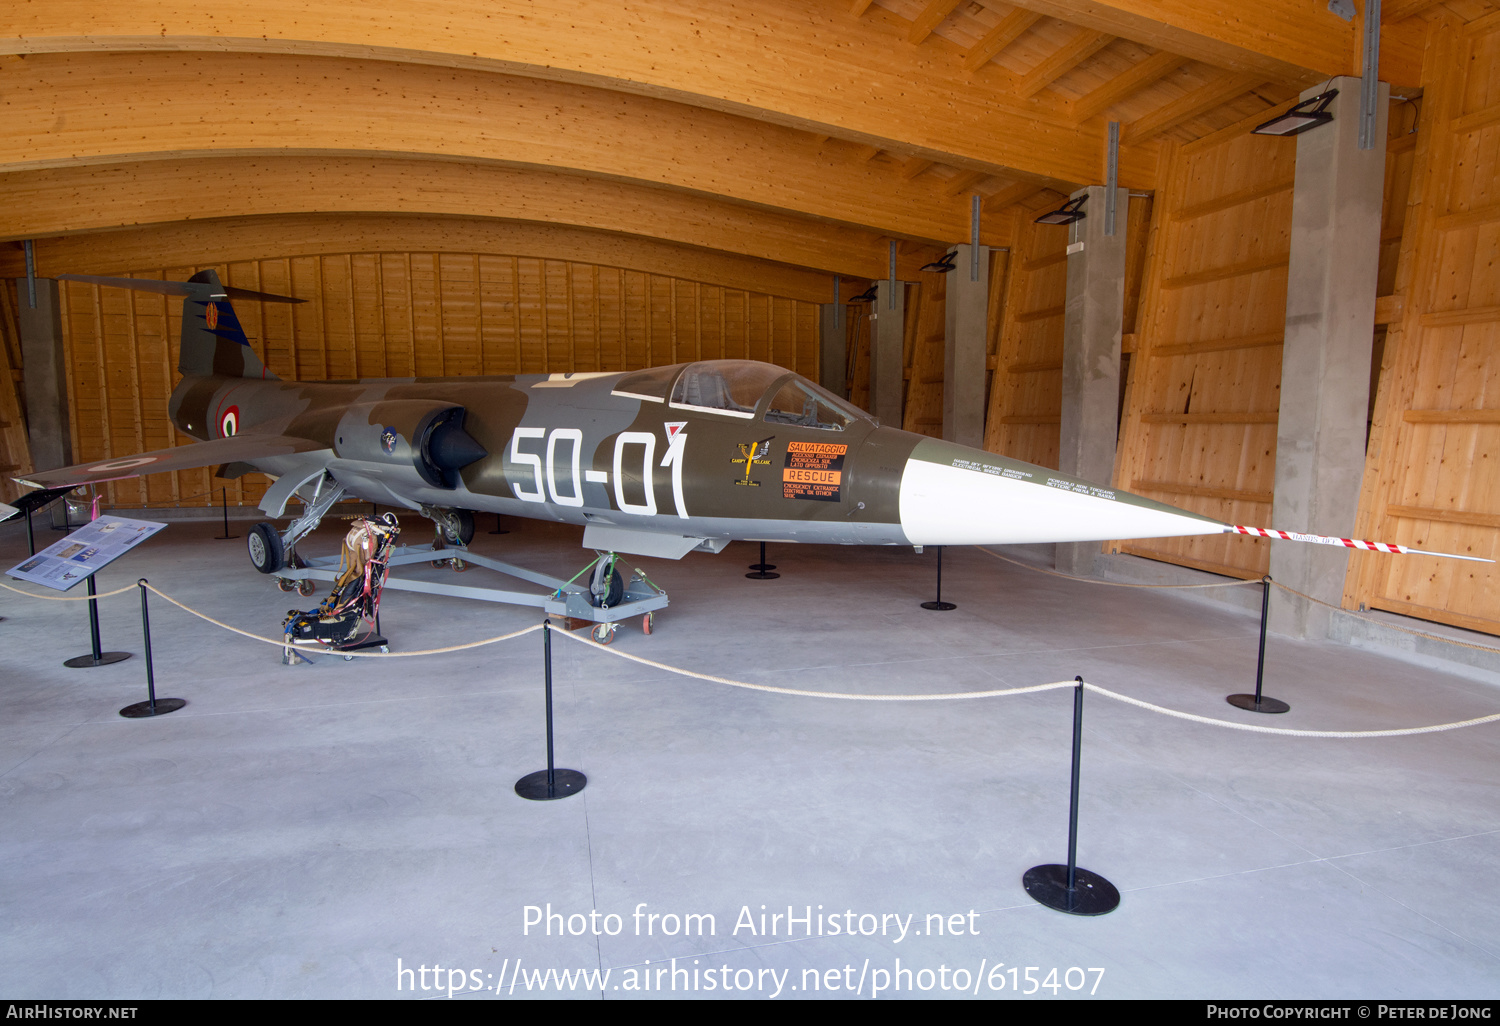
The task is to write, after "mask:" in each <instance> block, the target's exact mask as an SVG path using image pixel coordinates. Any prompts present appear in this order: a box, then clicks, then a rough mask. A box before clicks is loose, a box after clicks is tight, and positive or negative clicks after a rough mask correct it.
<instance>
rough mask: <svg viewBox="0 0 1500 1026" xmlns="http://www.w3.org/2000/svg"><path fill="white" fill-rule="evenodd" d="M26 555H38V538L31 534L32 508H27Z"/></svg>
mask: <svg viewBox="0 0 1500 1026" xmlns="http://www.w3.org/2000/svg"><path fill="white" fill-rule="evenodd" d="M26 554H27V555H28V556H34V555H36V537H35V536H34V535H32V533H31V507H29V506H28V507H27V508H26Z"/></svg>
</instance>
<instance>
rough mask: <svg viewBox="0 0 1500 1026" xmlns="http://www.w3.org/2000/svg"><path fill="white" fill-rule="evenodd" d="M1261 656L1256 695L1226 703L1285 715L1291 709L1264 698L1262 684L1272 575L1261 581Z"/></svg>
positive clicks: (1238, 696) (1257, 668) (1239, 696)
mask: <svg viewBox="0 0 1500 1026" xmlns="http://www.w3.org/2000/svg"><path fill="white" fill-rule="evenodd" d="M1260 587H1261V591H1260V656H1259V657H1258V658H1257V659H1256V662H1255V694H1253V695H1230V696H1229V697H1228V698H1226V699H1224V701H1226V702H1228V703H1229V704H1230V705H1232V706H1234V707H1235V708H1237V709H1245V710H1247V711H1249V712H1258V713H1284V712H1286V711H1287V710H1289V709H1290V708H1291V706H1290V705H1287V704H1286V703H1285V702H1283V701H1282V700H1281V699H1279V698H1262V697H1261V693H1260V688H1261V682H1262V681H1263V679H1264V677H1265V673H1266V614H1267V612H1269V610H1270V608H1271V575H1270V574H1266V576H1264V577H1262V578H1261V579H1260Z"/></svg>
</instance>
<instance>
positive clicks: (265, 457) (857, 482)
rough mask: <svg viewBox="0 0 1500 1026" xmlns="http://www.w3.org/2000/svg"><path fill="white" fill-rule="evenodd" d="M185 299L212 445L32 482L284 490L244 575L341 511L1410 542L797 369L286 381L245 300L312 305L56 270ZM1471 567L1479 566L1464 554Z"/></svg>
mask: <svg viewBox="0 0 1500 1026" xmlns="http://www.w3.org/2000/svg"><path fill="white" fill-rule="evenodd" d="M62 277H63V278H66V279H69V280H73V281H84V282H91V283H95V284H101V285H112V286H119V287H122V288H132V289H144V290H147V291H152V292H158V293H164V294H167V295H178V296H182V297H183V316H182V344H181V358H180V363H179V370H180V371H181V373H182V375H183V377H182V380H181V382H179V384H178V385H177V387H176V389H175V390H174V391H173V393H172V397H171V404H170V414H171V417H172V421H173V423H174V424H176V426H177V427H178V428H179V429H180V430H181V431H183V432H184V433H186V434H188V435H190V436H192V437H193V438H197V439H200V441H199V442H198V443H197V444H195V445H185V446H178V447H174V448H170V449H162V450H158V451H156V452H147V453H141V454H139V455H134V456H126V457H121V458H110V459H106V460H101V461H95V462H92V463H86V464H80V465H78V466H74V467H67V468H65V469H62V470H50V471H46V472H44V473H38V474H33V475H31V476H30V477H29V478H27V479H26V480H25V481H24V483H26V484H30V485H33V486H36V487H56V486H63V485H84V484H91V483H97V482H101V481H109V480H114V479H119V478H125V477H136V476H140V475H144V474H151V473H158V472H162V471H169V470H185V469H191V468H197V467H208V466H218V467H219V468H220V469H219V475H220V476H225V477H234V476H238V475H239V474H242V473H245V472H248V471H251V470H255V471H260V472H262V473H264V474H266V475H268V476H270V477H272V478H274V479H275V483H274V484H273V485H272V487H271V488H270V489H269V490H268V491H267V492H266V493H265V496H264V498H263V499H262V500H261V503H260V508H261V509H262V510H264V511H265V513H266V515H267V516H268V517H270V518H272V519H276V518H280V517H282V516H283V515H284V513H285V511H286V506H287V502H288V501H289V500H290V499H291V498H292V497H293V496H294V495H296V496H298V497H299V498H300V499H301V500H302V502H303V503H304V510H303V512H302V514H301V515H300V516H299V517H297V518H296V519H295V520H293V521H292V523H291V524H290V526H289V527H287V528H286V529H285V530H282V531H278V530H276V529H275V528H274V527H273V526H272V525H271V524H269V523H263V524H259V525H257V526H256V528H255V529H254V530H253V531H252V532H251V534H250V536H249V541H250V545H249V548H250V555H251V561H252V563H253V564H254V565H255V567H256V569H258V570H260V571H261V572H263V573H276V572H277V571H279V570H281V569H282V568H283V567H285V566H286V565H287V562H288V560H289V559H290V558H291V555H292V553H293V552H294V549H295V546H296V544H297V542H298V541H299V540H300V539H302V538H303V537H305V536H306V535H307V533H308V532H309V531H311V530H312V529H313V528H314V527H316V526H317V524H318V522H319V520H321V518H322V517H323V516H324V514H325V513H327V511H328V510H329V508H330V507H332V506H333V504H334V503H335V502H337V501H338V500H339V499H341V498H345V497H350V498H358V499H363V500H365V501H369V502H376V503H380V504H384V505H389V506H396V507H404V508H407V509H412V510H417V511H420V512H421V513H422V514H423V515H424V516H427V517H429V518H431V519H433V520H434V521H435V522H436V523H437V524H439V526H440V527H442V528H443V529H444V530H445V531H446V533H447V534H448V536H449V537H450V538H455V539H457V540H460V541H462V542H465V543H466V542H467V541H468V538H467V537H464V536H465V535H466V534H468V535H472V532H473V519H472V511H476V510H482V511H488V512H492V513H498V514H505V515H508V516H518V517H531V518H535V519H540V520H553V521H561V522H564V523H570V524H577V525H580V526H582V527H583V528H584V533H583V544H584V545H585V546H586V547H588V548H592V549H596V550H600V551H606V552H611V553H631V554H638V555H646V556H656V557H665V558H669V559H679V558H681V557H682V556H683V555H685V554H686V553H688V552H691V551H694V550H699V551H709V552H719V551H721V550H722V549H723V548H724V547H725V546H726V545H727V544H728V543H729V542H731V541H736V540H749V541H780V542H816V543H822V544H844V545H912V546H925V545H978V544H1000V545H1003V544H1016V543H1030V542H1076V541H1098V540H1104V539H1109V538H1143V537H1166V536H1181V535H1205V534H1220V533H1224V532H1232V531H1240V532H1242V533H1263V534H1269V535H1272V536H1278V537H1295V538H1296V539H1297V540H1305V541H1322V542H1327V543H1335V544H1342V545H1346V546H1349V547H1355V548H1378V549H1382V550H1384V551H1393V552H1394V551H1401V552H1407V551H1413V550H1408V549H1406V548H1404V547H1402V546H1389V545H1381V544H1377V543H1371V542H1359V541H1355V540H1351V539H1329V538H1323V537H1321V536H1313V535H1297V536H1291V535H1286V534H1284V533H1282V532H1263V531H1260V530H1259V529H1255V528H1243V527H1236V526H1234V525H1229V524H1224V523H1221V522H1220V521H1217V520H1214V519H1213V518H1211V517H1206V516H1203V515H1201V514H1198V513H1192V512H1189V511H1187V510H1182V509H1177V508H1174V507H1172V506H1169V505H1166V504H1164V503H1160V502H1156V501H1154V500H1152V499H1147V498H1144V497H1142V496H1138V495H1132V494H1130V493H1127V492H1123V491H1120V490H1118V489H1113V488H1108V487H1104V486H1101V485H1097V484H1092V483H1090V482H1087V481H1082V480H1079V479H1077V478H1074V477H1070V476H1069V475H1066V474H1062V473H1059V472H1057V471H1055V470H1048V469H1046V468H1044V467H1038V466H1033V465H1031V464H1027V463H1022V462H1020V461H1018V460H1013V459H1009V458H1007V457H1005V456H1001V455H997V454H995V453H990V452H985V451H983V450H980V449H971V448H966V447H964V446H960V445H955V444H953V443H951V442H945V441H941V440H938V439H933V438H927V437H924V436H922V435H917V434H913V433H911V432H907V431H902V430H900V429H899V428H894V427H887V426H883V425H881V424H879V423H878V422H877V421H876V420H875V419H873V418H872V417H870V416H869V415H868V414H866V413H864V412H863V411H861V410H859V409H857V408H855V407H853V406H851V405H850V404H848V403H847V402H845V401H844V400H842V399H840V398H838V397H836V396H834V395H833V394H831V393H830V392H828V391H826V390H824V389H822V388H820V387H819V386H817V385H815V384H813V383H812V382H811V381H808V380H807V379H805V378H803V377H801V376H800V375H798V374H794V373H792V372H791V371H788V370H786V369H785V368H782V367H776V366H773V365H771V364H766V363H758V362H754V361H749V360H704V361H699V362H694V363H683V364H674V365H672V366H668V367H652V368H649V369H646V370H637V371H629V372H623V373H576V374H530V375H525V374H522V375H504V376H495V377H473V378H462V379H453V378H414V379H381V380H363V381H329V382H316V383H313V382H291V381H281V380H279V379H277V377H276V376H275V375H274V374H272V373H271V372H270V371H268V370H267V369H266V368H265V367H264V366H263V365H262V363H261V361H260V359H259V358H258V357H257V356H256V354H255V352H254V350H253V349H251V348H250V345H249V342H248V340H247V339H246V337H245V333H244V331H243V329H242V328H241V327H240V323H239V320H238V318H237V317H236V316H235V313H234V309H233V306H232V305H231V303H230V300H231V299H232V298H245V299H253V300H259V301H262V302H300V300H296V299H292V298H289V297H285V296H273V295H268V294H264V293H256V292H250V291H247V290H243V289H234V288H227V287H225V286H224V285H222V284H221V283H220V281H219V278H218V276H217V275H216V274H215V273H214V272H213V271H212V270H207V271H200V272H199V273H198V274H195V275H194V276H193V277H192V278H191V279H190V280H189V281H187V282H180V283H179V282H162V281H151V280H144V279H134V278H101V277H94V276H85V275H63V276H62ZM1461 558H1472V557H1461Z"/></svg>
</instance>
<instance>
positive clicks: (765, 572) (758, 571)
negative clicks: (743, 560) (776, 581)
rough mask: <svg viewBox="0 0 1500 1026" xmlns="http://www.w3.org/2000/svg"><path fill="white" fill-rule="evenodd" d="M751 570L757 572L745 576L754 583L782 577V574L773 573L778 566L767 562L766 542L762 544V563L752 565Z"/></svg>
mask: <svg viewBox="0 0 1500 1026" xmlns="http://www.w3.org/2000/svg"><path fill="white" fill-rule="evenodd" d="M750 569H751V570H754V571H755V572H754V573H752V574H746V575H745V576H746V577H748V578H750V579H751V580H752V581H769V580H770V579H771V578H773V577H780V576H781V575H780V574H773V573H771V571H772V570H775V569H776V564H774V563H767V562H766V543H765V542H761V543H760V562H759V563H751V564H750Z"/></svg>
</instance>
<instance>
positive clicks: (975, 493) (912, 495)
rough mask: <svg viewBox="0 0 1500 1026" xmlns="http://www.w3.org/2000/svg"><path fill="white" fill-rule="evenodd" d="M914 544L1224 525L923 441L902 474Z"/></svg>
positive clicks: (1011, 541) (1137, 533) (904, 510)
mask: <svg viewBox="0 0 1500 1026" xmlns="http://www.w3.org/2000/svg"><path fill="white" fill-rule="evenodd" d="M900 510H901V529H902V531H903V532H904V533H905V534H906V537H907V540H908V541H909V542H910V543H911V544H913V545H1023V544H1029V543H1035V542H1076V541H1104V540H1105V539H1108V538H1169V537H1178V536H1182V535H1194V534H1222V533H1223V532H1224V530H1225V525H1224V524H1222V523H1220V522H1219V521H1217V520H1214V519H1212V518H1210V517H1205V516H1200V515H1199V514H1197V513H1189V512H1188V511H1187V510H1181V509H1177V508H1175V507H1173V506H1168V505H1166V504H1165V503H1161V502H1154V501H1153V500H1151V499H1145V498H1142V497H1141V496H1139V495H1132V494H1131V493H1129V492H1121V491H1116V490H1113V489H1109V488H1100V487H1098V486H1097V485H1091V484H1089V483H1088V482H1086V481H1080V480H1078V479H1077V478H1074V477H1068V476H1067V475H1065V474H1060V473H1058V472H1057V471H1055V470H1048V469H1046V468H1045V467H1037V466H1033V465H1032V464H1029V463H1022V462H1020V461H1019V460H1012V459H1008V458H1006V457H1004V456H997V455H996V454H994V453H989V452H983V451H981V450H978V449H969V448H966V447H964V446H959V445H953V444H951V443H947V442H938V441H936V440H928V441H925V442H922V443H921V444H919V445H918V446H917V448H916V449H915V450H914V451H913V452H912V454H911V457H910V458H909V459H908V460H907V463H906V470H905V472H904V473H903V474H902V477H901V492H900Z"/></svg>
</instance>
